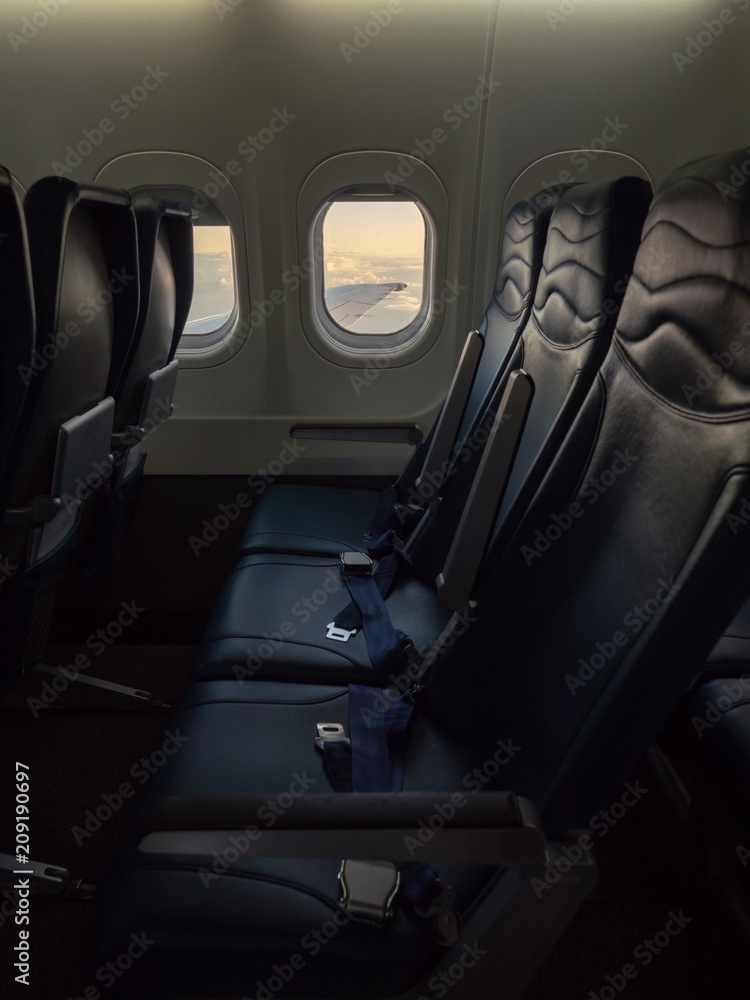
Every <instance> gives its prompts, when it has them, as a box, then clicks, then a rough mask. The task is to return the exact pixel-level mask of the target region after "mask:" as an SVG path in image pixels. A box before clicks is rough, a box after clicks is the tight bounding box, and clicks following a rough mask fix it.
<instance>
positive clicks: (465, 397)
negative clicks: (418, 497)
mask: <svg viewBox="0 0 750 1000" xmlns="http://www.w3.org/2000/svg"><path fill="white" fill-rule="evenodd" d="M483 350H484V334H482V333H480V332H479V331H478V330H474V331H473V332H472V333H470V334H469V335H468V337H467V338H466V342H465V344H464V348H463V351H462V352H461V357H460V358H459V361H458V365H457V367H456V371H455V373H454V375H453V380H452V382H451V384H450V388H449V389H448V394H447V395H446V397H445V402H444V403H443V405H442V407H441V409H440V414H439V415H438V418H437V421H436V423H435V429H434V431H433V433H432V440H431V442H430V445H429V447H428V449H427V454H426V456H425V460H424V462H423V464H422V468H421V470H420V473H419V475H418V476H417V478H416V480H415V481H414V485H415V487H416V488H417V490H419V487H420V485H421V484H422V483H425V482H426V483H430V484H434V483H437V484H438V486H437V489H438V491H439V490H440V488H441V487H442V484H443V483H444V482H445V480H446V478H447V476H448V469H449V467H450V464H451V461H452V459H453V452H454V449H455V446H456V440H457V438H458V433H459V431H460V429H461V424H462V422H463V419H464V415H465V413H466V407H467V405H468V403H469V397H470V396H471V390H472V388H473V386H474V379H475V378H476V374H477V371H478V369H479V362H480V360H481V357H482V352H483ZM398 485H399V481H398V480H396V482H395V483H394V484H393V485H392V486H388V487H386V488H385V489H384V490H383V491H382V493H381V494H380V497H379V498H378V505H377V507H376V508H375V513H374V515H373V518H372V521H371V522H370V526H369V527H368V529H367V531H366V533H365V538H366V539H367V540H368V541H369V540H370V539H371V538H377V537H378V536H379V535H382V534H384V533H385V532H387V531H389V530H391V529H392V530H395V531H397V532H398V533H399V534H400V535H401V536H402V537H404V538H406V537H408V536H409V534H410V533H411V531H412V530H413V529H414V528H415V527H416V525H417V524H418V523H419V521H420V520H421V518H422V515H423V514H424V512H425V507H424V506H419V505H417V504H404V503H400V502H399V499H398V496H399V491H398ZM368 548H369V546H368Z"/></svg>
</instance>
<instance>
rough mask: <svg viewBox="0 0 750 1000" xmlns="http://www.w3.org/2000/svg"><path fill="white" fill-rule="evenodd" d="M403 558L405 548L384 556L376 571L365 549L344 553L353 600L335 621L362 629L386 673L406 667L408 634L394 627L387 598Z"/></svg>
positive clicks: (340, 625) (347, 628) (375, 664)
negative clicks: (402, 552) (402, 553)
mask: <svg viewBox="0 0 750 1000" xmlns="http://www.w3.org/2000/svg"><path fill="white" fill-rule="evenodd" d="M401 558H402V555H401V550H394V551H393V552H391V554H390V555H387V556H385V557H384V558H383V559H381V560H380V562H379V563H378V566H377V569H376V570H375V572H374V573H373V571H372V561H371V560H370V559H369V558H368V557H367V556H365V555H364V554H363V553H361V552H342V554H341V572H342V574H343V576H344V579H345V581H346V585H347V588H348V590H349V593H350V595H351V597H352V601H351V603H350V604H349V605H347V607H346V608H344V610H343V611H342V612H340V613H339V614H338V615H337V616H336V618H335V620H334V622H333V624H334V625H335V627H336V628H337V629H341V630H344V631H354V630H356V629H359V628H361V629H362V631H363V632H364V636H365V642H366V643H367V652H368V654H369V657H370V661H371V663H372V665H373V667H375V669H376V670H377V671H378V672H379V673H382V674H383V675H384V676H386V675H388V674H389V673H391V672H394V671H395V672H398V671H399V670H400V669H401V668H402V667H403V665H404V658H405V656H406V653H405V649H406V647H407V646H408V645H409V638H408V636H406V635H405V634H404V633H403V632H400V631H397V630H396V629H395V628H394V626H393V623H392V622H391V618H390V615H389V613H388V608H387V607H386V605H385V601H384V599H383V598H384V596H385V595H386V594H387V593H388V591H389V590H390V588H391V586H392V584H393V580H394V577H395V575H396V569H397V567H398V564H399V561H400V559H401ZM404 558H408V557H405V556H404Z"/></svg>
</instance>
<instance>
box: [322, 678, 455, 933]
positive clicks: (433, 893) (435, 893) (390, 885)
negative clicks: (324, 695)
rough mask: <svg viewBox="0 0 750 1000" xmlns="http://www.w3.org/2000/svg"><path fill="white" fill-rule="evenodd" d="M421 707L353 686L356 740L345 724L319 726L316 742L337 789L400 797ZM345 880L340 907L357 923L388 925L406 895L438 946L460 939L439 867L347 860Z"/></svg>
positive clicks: (410, 697)
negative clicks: (398, 896)
mask: <svg viewBox="0 0 750 1000" xmlns="http://www.w3.org/2000/svg"><path fill="white" fill-rule="evenodd" d="M384 698H385V701H386V703H387V707H386V708H385V710H384V709H383V700H384ZM414 705H415V702H414V693H413V691H411V690H409V691H405V692H403V693H402V694H401V695H399V697H398V698H395V699H392V700H390V701H389V700H388V699H387V698H386V697H385V694H384V692H383V691H382V690H381V689H379V688H372V687H367V686H365V685H362V684H352V685H350V687H349V733H350V737H349V739H347V738H346V736H345V735H344V732H343V727H341V726H337V725H326V724H325V723H323V724H319V725H318V733H319V736H318V739H317V740H316V743H317V745H318V747H319V748H320V749H321V750H322V752H323V766H324V768H325V771H326V774H327V775H328V780H329V781H330V782H331V785H332V786H333V789H334V791H336V792H400V791H401V789H402V787H403V781H404V765H405V761H406V748H407V735H408V729H409V722H410V721H411V717H412V713H413V711H414ZM339 881H340V884H341V890H342V900H341V905H342V906H343V908H344V910H345V911H346V912H347V913H348V914H349V915H350V916H351V917H352V919H354V920H364V921H366V922H368V923H376V924H379V925H381V926H382V925H383V924H385V922H386V920H387V919H388V917H390V916H391V915H392V911H391V908H390V906H391V903H392V901H393V899H394V898H395V896H396V894H397V893H400V894H401V895H402V897H403V898H404V899H405V900H406V901H407V902H408V903H409V905H410V906H411V908H412V910H413V912H414V913H415V915H416V916H417V917H418V918H419V919H420V920H421V921H423V922H424V923H425V924H426V925H427V926H428V928H429V930H430V934H431V935H432V937H433V939H434V940H435V941H437V942H438V943H439V944H441V945H443V946H446V947H447V946H448V945H450V944H453V942H454V941H456V940H457V939H458V919H457V916H456V912H455V896H454V893H453V890H452V888H451V887H450V886H448V885H446V884H445V883H444V882H442V881H441V879H440V878H439V877H438V874H437V872H436V871H435V869H434V868H433V867H432V865H428V864H424V863H423V862H416V861H413V862H412V861H410V862H399V863H398V864H393V863H391V862H382V861H376V862H370V861H351V860H345V861H343V862H342V864H341V870H340V872H339Z"/></svg>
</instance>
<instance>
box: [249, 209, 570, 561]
mask: <svg viewBox="0 0 750 1000" xmlns="http://www.w3.org/2000/svg"><path fill="white" fill-rule="evenodd" d="M556 201H557V199H556V198H552V197H551V196H549V195H543V194H540V195H537V196H535V197H532V198H528V199H527V200H526V201H522V202H519V203H518V204H517V205H514V207H513V208H512V209H511V210H510V212H509V213H508V217H507V219H506V220H505V226H504V229H503V240H502V245H501V249H500V259H499V261H498V266H497V272H496V277H495V288H494V291H493V293H492V298H491V300H490V302H489V305H488V306H487V309H486V311H485V314H484V317H483V319H482V322H481V324H480V326H479V327H478V329H479V331H480V333H482V334H484V337H485V343H484V350H483V352H482V357H481V360H480V364H479V368H478V370H477V374H476V378H475V380H474V384H473V386H472V391H471V394H470V397H469V400H468V402H467V406H466V410H465V412H464V415H463V420H462V424H461V429H460V431H459V439H463V438H465V437H466V436H467V435H468V434H469V433H470V432H471V429H472V427H473V426H474V424H475V423H476V420H477V418H478V417H479V416H480V415H481V413H482V412H483V411H484V410H485V409H486V407H487V405H488V403H489V400H490V398H491V396H492V391H493V388H494V386H495V385H496V383H497V379H498V377H499V375H500V373H502V372H503V371H504V369H505V367H506V365H507V362H508V358H509V356H510V354H511V352H512V350H513V348H514V346H515V345H516V343H517V340H518V336H519V334H520V332H521V330H522V329H523V327H524V325H525V323H526V320H527V318H528V315H529V309H530V306H531V303H532V302H533V299H534V293H535V290H536V284H537V280H538V278H539V272H540V269H541V266H542V254H543V252H544V244H545V240H546V237H547V228H548V226H549V219H550V215H551V213H552V209H553V208H554V205H555V204H556ZM427 447H428V442H425V444H424V445H423V446H422V447H420V448H419V449H418V450H417V452H416V454H415V455H414V456H413V457H412V459H411V461H410V462H409V464H408V466H407V467H406V468H405V469H404V471H403V472H402V474H401V476H400V477H399V480H398V483H397V492H398V498H399V500H401V502H403V503H415V502H419V501H420V500H422V499H424V498H425V497H424V493H425V491H426V490H429V489H430V488H431V484H429V483H428V484H425V489H424V490H423V491H422V493H421V494H420V492H419V491H418V490H417V489H416V488H415V481H416V480H417V478H418V476H419V473H420V471H421V469H422V463H423V462H424V459H425V456H426V453H427ZM378 499H379V494H378V493H377V492H376V491H375V490H363V489H342V488H338V487H324V486H304V485H294V486H293V485H285V484H279V485H276V486H272V487H271V488H270V489H269V490H267V492H266V493H264V494H263V496H261V497H260V498H259V500H258V502H257V503H256V504H255V506H254V507H253V510H252V513H251V515H250V520H249V523H248V526H247V529H246V531H245V533H244V535H243V537H242V542H241V545H240V550H239V551H240V555H252V554H254V553H259V552H261V553H262V552H274V553H276V552H282V553H290V554H299V553H303V554H307V555H323V556H337V555H338V553H339V552H341V551H342V550H347V549H361V548H364V546H365V545H366V542H365V533H366V531H367V528H368V526H369V524H370V522H371V520H372V518H373V515H374V514H375V511H376V507H377V505H378ZM426 499H429V495H428V496H427V497H426Z"/></svg>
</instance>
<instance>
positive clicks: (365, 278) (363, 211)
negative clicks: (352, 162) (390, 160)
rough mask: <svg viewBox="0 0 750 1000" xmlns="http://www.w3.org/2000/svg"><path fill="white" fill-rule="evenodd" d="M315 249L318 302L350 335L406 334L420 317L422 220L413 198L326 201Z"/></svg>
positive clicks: (424, 229) (424, 245)
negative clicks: (319, 268) (319, 260)
mask: <svg viewBox="0 0 750 1000" xmlns="http://www.w3.org/2000/svg"><path fill="white" fill-rule="evenodd" d="M321 249H322V255H323V305H324V308H325V312H326V318H327V319H328V320H329V321H330V323H331V324H333V325H334V326H335V327H337V328H338V329H339V330H341V331H342V332H346V333H348V334H350V335H354V336H356V337H373V336H390V335H394V334H406V335H407V336H408V335H409V333H410V328H412V327H413V325H414V323H415V321H417V320H418V319H421V318H422V315H421V314H422V313H423V312H424V309H425V294H424V290H425V287H426V282H425V265H426V260H427V253H426V250H427V225H426V223H425V217H424V214H423V213H422V211H421V210H420V208H419V206H418V205H417V203H416V202H415V201H413V200H412V199H408V200H407V199H404V200H401V199H387V200H384V199H375V198H366V197H350V198H347V199H335V200H333V201H331V202H330V204H329V205H328V207H327V208H326V209H325V211H324V215H323V219H322V227H321ZM326 326H328V324H327V323H326ZM329 330H330V327H329ZM347 340H348V338H347Z"/></svg>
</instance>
